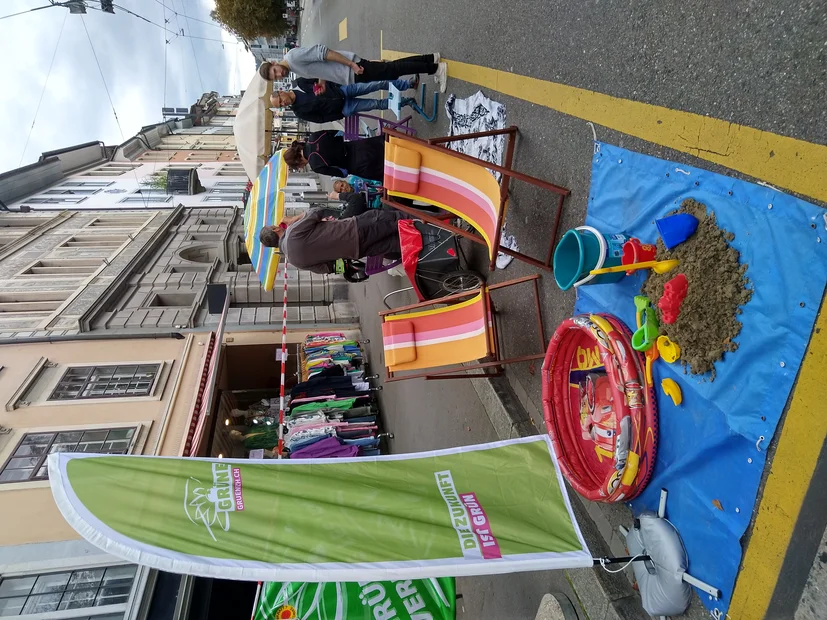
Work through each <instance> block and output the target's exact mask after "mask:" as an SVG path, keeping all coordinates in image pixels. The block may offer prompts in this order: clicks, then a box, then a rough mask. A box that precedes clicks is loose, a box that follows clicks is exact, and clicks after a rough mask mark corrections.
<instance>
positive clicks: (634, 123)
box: [380, 34, 827, 201]
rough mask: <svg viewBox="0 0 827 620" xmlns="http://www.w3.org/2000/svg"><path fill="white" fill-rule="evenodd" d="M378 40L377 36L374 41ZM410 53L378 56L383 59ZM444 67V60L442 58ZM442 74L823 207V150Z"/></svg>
mask: <svg viewBox="0 0 827 620" xmlns="http://www.w3.org/2000/svg"><path fill="white" fill-rule="evenodd" d="M380 36H381V34H380ZM408 55H410V54H408V53H406V52H396V51H393V50H386V49H382V50H381V56H382V59H383V60H394V59H396V58H401V57H403V56H408ZM443 60H445V59H443ZM446 62H447V63H448V75H449V76H450V77H452V78H456V79H458V80H463V81H465V82H470V83H472V84H477V85H479V86H481V87H483V88H487V89H489V90H496V91H499V92H501V93H505V94H507V95H509V96H512V97H515V98H518V99H522V100H524V101H529V102H531V103H535V104H537V105H542V106H545V107H547V108H551V109H552V110H557V111H558V112H562V113H564V114H568V115H570V116H574V117H576V118H581V119H583V120H586V121H591V122H593V123H595V124H597V125H603V126H604V127H608V128H609V129H614V130H616V131H621V132H623V133H626V134H629V135H630V136H635V137H638V138H641V139H643V140H647V141H649V142H653V143H654V144H659V145H661V146H666V147H669V148H671V149H675V150H676V151H681V152H683V153H689V154H690V155H694V156H696V157H699V158H701V159H705V160H707V161H711V162H714V163H716V164H720V165H722V166H726V167H727V168H732V169H733V170H737V171H739V172H742V173H744V174H746V175H749V176H751V177H755V178H757V179H761V180H764V181H767V182H768V183H770V184H772V185H775V186H777V187H784V188H787V189H789V190H792V191H794V192H798V193H800V194H804V195H806V196H812V197H813V198H816V199H818V200H823V201H827V146H823V145H819V144H813V143H811V142H805V141H803V140H797V139H795V138H788V137H786V136H780V135H778V134H774V133H770V132H768V131H761V130H759V129H753V128H752V127H746V126H744V125H736V124H734V123H729V122H727V121H723V120H720V119H717V118H710V117H708V116H701V115H699V114H692V113H690V112H681V111H680V110H672V109H670V108H664V107H662V106H656V105H650V104H648V103H641V102H640V101H632V100H630V99H620V98H618V97H612V96H610V95H604V94H603V93H597V92H594V91H590V90H585V89H582V88H575V87H574V86H567V85H565V84H557V83H555V82H547V81H545V80H539V79H536V78H531V77H527V76H525V75H517V74H514V73H509V72H507V71H500V70H498V69H491V68H489V67H482V66H479V65H471V64H468V63H464V62H458V61H456V60H446Z"/></svg>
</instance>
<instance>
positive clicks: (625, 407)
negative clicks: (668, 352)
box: [543, 314, 658, 502]
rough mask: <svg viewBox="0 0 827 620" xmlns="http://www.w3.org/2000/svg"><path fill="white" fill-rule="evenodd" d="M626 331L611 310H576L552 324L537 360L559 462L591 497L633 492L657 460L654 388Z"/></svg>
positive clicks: (618, 497) (625, 496) (619, 497)
mask: <svg viewBox="0 0 827 620" xmlns="http://www.w3.org/2000/svg"><path fill="white" fill-rule="evenodd" d="M630 339H631V333H630V332H629V330H628V328H627V327H626V326H625V325H624V324H623V323H622V322H621V321H620V320H619V319H617V318H616V317H614V316H612V315H609V314H590V315H588V314H583V315H578V316H575V317H572V318H570V319H566V320H565V321H563V323H562V324H561V325H560V326H559V327H558V328H557V330H556V331H555V332H554V336H553V337H552V339H551V342H550V343H549V346H548V350H547V351H546V359H545V362H544V363H543V409H544V414H545V418H546V426H547V428H548V433H549V435H550V436H551V440H552V442H553V443H554V449H555V450H556V452H557V457H558V460H559V463H560V469H561V470H562V472H563V475H564V476H565V477H566V479H567V480H568V481H569V483H570V484H571V485H572V486H573V487H574V489H575V490H576V491H577V492H578V493H580V494H581V495H583V496H584V497H585V498H586V499H590V500H592V501H597V502H620V501H626V500H629V499H631V498H633V497H635V496H636V495H638V494H639V493H640V492H641V491H642V490H643V488H644V487H645V486H646V484H647V483H648V482H649V478H650V477H651V475H652V469H653V467H654V464H655V453H656V448H657V437H658V427H657V405H656V403H655V393H654V389H653V386H651V385H647V384H646V379H645V358H644V356H643V354H642V353H638V352H637V351H635V350H634V349H633V348H632V344H631V340H630Z"/></svg>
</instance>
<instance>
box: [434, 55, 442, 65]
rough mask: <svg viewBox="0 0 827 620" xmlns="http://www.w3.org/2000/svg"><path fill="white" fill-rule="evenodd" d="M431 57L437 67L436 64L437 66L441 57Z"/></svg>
mask: <svg viewBox="0 0 827 620" xmlns="http://www.w3.org/2000/svg"><path fill="white" fill-rule="evenodd" d="M433 57H434V64H437V65H438V64H439V60H440V58H442V56H440V55H439V54H438V53H437V54H433Z"/></svg>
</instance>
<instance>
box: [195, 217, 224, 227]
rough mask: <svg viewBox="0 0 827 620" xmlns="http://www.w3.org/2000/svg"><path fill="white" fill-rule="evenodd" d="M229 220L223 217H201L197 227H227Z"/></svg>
mask: <svg viewBox="0 0 827 620" xmlns="http://www.w3.org/2000/svg"><path fill="white" fill-rule="evenodd" d="M228 223H229V220H226V219H225V218H223V217H199V218H198V219H197V220H196V221H195V225H196V226H226V225H227V224H228Z"/></svg>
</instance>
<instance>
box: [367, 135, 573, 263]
mask: <svg viewBox="0 0 827 620" xmlns="http://www.w3.org/2000/svg"><path fill="white" fill-rule="evenodd" d="M518 131H519V130H518V129H517V126H516V125H511V126H510V127H506V128H505V129H495V130H492V131H480V132H477V133H469V134H463V135H459V136H444V137H441V138H431V139H430V140H423V139H421V138H416V137H414V136H409V135H407V134H405V133H402V132H399V131H396V130H394V129H389V128H387V127H385V128H384V129H383V133H384V135H385V141H386V142H387V141H388V140H389V138H390V137H391V136H393V137H395V138H401V139H402V140H406V141H409V142H416V143H417V144H419V145H421V146H423V147H425V148H428V149H432V150H435V151H441V152H444V153H448V154H450V155H451V156H452V157H456V158H457V159H461V160H463V161H467V162H470V163H473V164H478V165H480V166H483V167H485V168H487V169H488V170H491V171H493V172H499V173H500V175H501V176H500V182H499V185H500V208H499V217H498V219H497V230H496V236H495V238H494V242H493V245H494V247H495V248H498V251H500V252H502V253H503V254H508V255H509V256H513V257H514V258H516V259H518V260H521V261H523V262H526V263H528V264H529V265H532V266H534V267H538V268H540V269H544V270H546V271H552V266H551V262H552V258H553V256H554V244H555V242H556V240H557V232H558V229H559V227H560V216H561V215H562V213H563V200H564V199H565V198H566V196H568V195H569V194H571V190H570V189H568V188H566V187H562V186H560V185H555V184H554V183H549V182H548V181H543V180H542V179H538V178H537V177H533V176H531V175H528V174H524V173H522V172H517V171H516V170H514V168H513V167H512V162H513V160H514V141H515V138H516V136H517V132H518ZM502 134H507V135H508V141H507V144H506V150H505V162H504V165H503V166H499V165H497V164H492V163H491V162H488V161H485V160H483V159H479V158H477V157H471V156H470V155H465V154H464V153H458V152H456V151H452V150H451V149H449V148H447V147H445V146H442V145H443V144H447V143H449V142H461V141H464V140H473V139H475V138H483V137H487V136H499V135H502ZM511 179H518V180H520V181H524V182H526V183H530V184H531V185H535V186H537V187H541V188H543V189H547V190H549V191H550V192H553V193H555V194H557V212H556V213H555V215H554V227H553V228H552V232H551V240H550V242H549V246H548V252H547V253H546V258H545V260H544V261H543V260H540V259H538V258H534V257H532V256H528V255H527V254H523V253H521V252H515V251H514V250H511V249H509V248H505V247H503V246H501V245H500V234H501V231H502V226H503V221H504V219H505V204H506V202H507V201H508V192H509V186H510V184H511ZM382 202H383V203H384V204H386V205H388V206H389V207H393V208H394V209H399V210H400V211H403V212H405V213H408V214H410V215H413V216H415V217H417V218H420V219H422V220H423V221H426V222H428V223H429V224H433V225H434V226H439V227H440V228H444V229H446V230H450V231H451V232H452V233H454V234H455V235H460V236H462V237H465V238H466V239H470V240H471V241H474V242H475V243H479V244H482V245H484V246H486V247H488V244H487V243H486V241H485V239H483V238H482V237H481V236H479V235H477V234H475V233H472V232H469V231H467V230H463V229H461V228H458V227H456V226H453V225H452V224H449V223H447V222H444V221H442V220H439V219H437V218H435V217H434V216H433V215H429V214H427V213H423V212H422V211H420V210H418V209H416V208H413V207H409V206H406V205H403V204H401V203H399V202H397V201H396V200H394V199H393V197H392V196H390V195H389V194H388V192H387V190H385V191H384V195H383V198H382ZM493 254H494V255H493V257H492V258H491V262H490V264H489V269H490V270H491V271H494V269H495V268H496V265H497V252H494V253H493Z"/></svg>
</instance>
